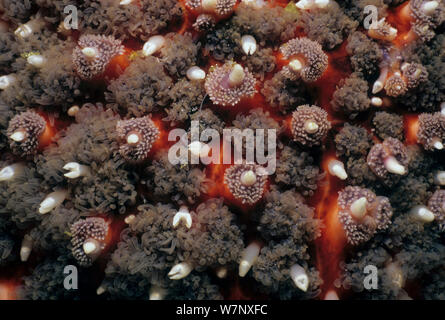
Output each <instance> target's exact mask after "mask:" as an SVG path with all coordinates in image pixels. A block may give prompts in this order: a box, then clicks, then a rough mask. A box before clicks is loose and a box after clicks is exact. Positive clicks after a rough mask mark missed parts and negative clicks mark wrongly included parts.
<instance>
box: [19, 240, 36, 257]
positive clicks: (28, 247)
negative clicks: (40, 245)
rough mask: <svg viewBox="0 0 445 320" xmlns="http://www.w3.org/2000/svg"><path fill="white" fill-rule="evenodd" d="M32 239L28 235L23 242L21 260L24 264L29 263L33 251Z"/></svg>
mask: <svg viewBox="0 0 445 320" xmlns="http://www.w3.org/2000/svg"><path fill="white" fill-rule="evenodd" d="M32 244H33V241H32V238H31V237H30V236H28V235H25V236H24V237H23V240H22V246H21V248H20V260H21V261H22V262H26V261H28V258H29V256H30V254H31V251H32Z"/></svg>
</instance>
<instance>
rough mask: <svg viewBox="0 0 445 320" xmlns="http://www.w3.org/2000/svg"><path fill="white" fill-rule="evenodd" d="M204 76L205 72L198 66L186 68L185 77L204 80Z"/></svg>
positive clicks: (192, 79)
mask: <svg viewBox="0 0 445 320" xmlns="http://www.w3.org/2000/svg"><path fill="white" fill-rule="evenodd" d="M205 77H206V72H205V71H204V70H202V69H201V68H200V67H197V66H193V67H190V68H189V69H188V70H187V78H188V79H189V80H191V81H198V80H204V79H205Z"/></svg>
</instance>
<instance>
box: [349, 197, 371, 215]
mask: <svg viewBox="0 0 445 320" xmlns="http://www.w3.org/2000/svg"><path fill="white" fill-rule="evenodd" d="M367 205H368V200H367V199H366V197H361V198H359V199H357V200H355V201H354V202H353V203H352V204H351V208H350V209H351V215H352V216H353V217H354V218H356V219H358V220H361V219H363V217H364V216H366V206H367Z"/></svg>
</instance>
